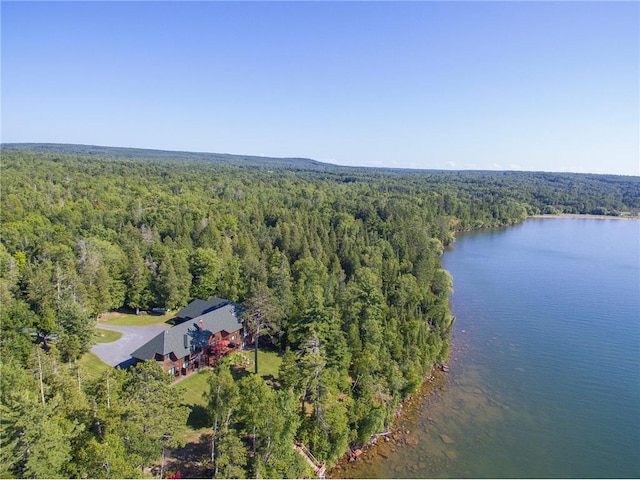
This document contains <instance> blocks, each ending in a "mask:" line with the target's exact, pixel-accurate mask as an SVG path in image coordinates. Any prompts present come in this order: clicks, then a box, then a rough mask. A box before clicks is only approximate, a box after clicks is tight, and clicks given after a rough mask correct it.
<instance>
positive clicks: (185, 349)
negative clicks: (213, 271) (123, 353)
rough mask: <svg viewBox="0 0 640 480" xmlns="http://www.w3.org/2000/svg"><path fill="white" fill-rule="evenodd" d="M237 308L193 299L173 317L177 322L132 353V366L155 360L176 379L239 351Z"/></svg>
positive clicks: (216, 300)
mask: <svg viewBox="0 0 640 480" xmlns="http://www.w3.org/2000/svg"><path fill="white" fill-rule="evenodd" d="M240 311H241V308H240V307H239V306H238V305H236V304H234V303H233V302H230V301H229V300H223V299H221V298H215V297H211V298H210V299H209V300H200V299H196V300H194V301H193V302H191V303H190V304H189V305H187V306H186V307H184V308H183V309H182V310H180V311H179V312H178V313H177V314H176V321H177V322H180V323H177V324H176V325H174V326H173V327H171V328H168V329H167V330H165V331H164V332H162V333H159V334H158V335H156V336H155V337H154V338H152V339H151V340H149V341H148V342H147V343H145V344H144V345H143V346H141V347H140V348H138V349H137V350H135V351H134V352H133V353H132V354H131V356H132V357H133V359H134V361H135V362H139V361H144V360H155V361H157V362H159V363H160V364H161V365H162V368H163V369H164V370H165V371H167V372H169V373H170V374H172V375H175V376H176V377H178V376H181V375H187V374H188V373H189V372H191V371H193V370H197V369H199V368H202V367H206V366H212V365H215V363H216V362H217V360H218V359H219V358H220V357H221V356H224V355H228V354H230V353H232V352H235V351H238V350H241V349H242V346H243V341H244V336H245V329H244V328H243V325H242V322H241V320H240V318H239V314H240Z"/></svg>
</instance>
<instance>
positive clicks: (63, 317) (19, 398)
mask: <svg viewBox="0 0 640 480" xmlns="http://www.w3.org/2000/svg"><path fill="white" fill-rule="evenodd" d="M65 148H66V149H65ZM74 149H77V151H74ZM0 187H1V191H2V208H1V209H0V221H1V224H2V238H1V240H0V300H1V301H2V309H1V311H0V315H1V316H2V323H1V328H2V331H1V334H2V339H1V340H2V341H1V343H0V354H1V360H0V367H1V368H2V372H3V375H2V376H1V377H0V380H1V381H2V387H3V388H2V390H1V392H0V394H1V396H2V411H3V415H2V422H1V426H2V434H1V435H0V438H1V440H0V442H1V444H0V447H1V449H0V458H2V460H3V461H2V462H0V463H1V464H2V474H3V476H17V477H50V478H55V477H76V476H90V477H132V476H138V475H141V474H142V470H141V468H142V467H144V466H146V465H148V464H149V463H150V462H151V461H152V460H153V459H154V458H157V457H158V455H159V452H161V450H162V448H163V446H165V445H177V444H180V443H181V442H182V441H183V439H181V438H179V435H175V434H174V433H175V432H176V431H177V425H179V424H181V423H182V424H184V422H185V421H186V416H187V414H188V413H187V412H186V411H185V410H184V409H181V407H179V406H176V405H175V404H174V402H172V400H173V397H174V396H175V394H172V393H171V392H170V391H169V387H168V385H169V384H170V378H168V377H167V376H165V374H164V373H163V372H162V371H161V370H160V369H159V367H158V368H156V367H157V365H144V364H143V365H142V366H138V367H136V368H135V369H131V370H130V371H127V372H123V371H119V370H110V371H109V372H108V373H107V374H105V375H106V376H105V377H103V378H100V379H97V380H95V381H85V382H81V377H82V375H81V374H79V373H78V370H77V369H78V367H77V366H75V365H76V364H75V363H74V362H75V360H76V359H78V358H79V357H80V356H81V355H83V354H84V353H85V352H87V351H88V349H89V348H90V346H91V342H92V335H93V324H94V319H95V318H96V316H98V315H100V314H102V313H104V312H106V311H108V310H112V309H116V308H127V309H131V310H133V311H138V310H148V309H151V308H153V307H156V306H162V307H168V308H178V307H181V306H183V305H185V304H187V303H188V302H189V301H190V300H191V299H193V298H198V297H199V298H207V297H208V296H211V295H215V296H219V297H223V298H227V299H229V300H232V301H234V302H237V303H239V304H241V305H245V306H246V318H247V319H248V320H249V323H250V324H251V325H249V326H250V327H251V331H252V333H253V335H254V336H255V337H256V340H258V339H259V340H260V341H262V342H263V344H265V345H269V344H270V345H271V346H273V347H274V348H275V349H277V350H278V351H280V352H282V354H283V362H282V366H281V368H280V372H279V375H278V384H277V385H276V388H275V389H274V388H272V387H270V386H268V385H267V384H266V383H265V382H264V380H263V379H261V378H260V377H258V376H254V375H250V376H247V377H245V378H242V379H234V378H232V376H231V375H230V373H229V372H228V366H221V367H220V369H219V370H218V372H217V373H216V374H215V375H214V376H213V378H212V380H211V382H210V397H209V398H208V401H207V404H208V412H209V419H210V426H211V432H212V437H211V442H212V445H211V455H210V462H211V465H212V471H213V472H214V474H215V475H217V476H220V477H233V476H239V477H242V476H248V475H250V476H267V477H269V476H271V477H295V476H299V475H302V474H304V468H305V466H304V465H303V464H300V463H299V457H298V456H297V455H295V454H294V453H292V452H294V451H293V449H292V448H289V447H290V444H292V443H293V441H302V442H304V443H305V445H307V446H308V447H309V449H310V450H311V451H312V452H313V454H314V455H315V456H316V458H318V459H319V460H321V461H324V462H327V463H328V464H331V463H332V462H335V461H336V460H337V459H338V458H339V457H340V456H341V455H342V454H343V453H344V451H345V449H346V448H347V445H348V444H349V443H359V444H362V443H365V442H367V441H368V439H369V438H370V436H371V435H372V434H375V433H376V432H379V431H380V430H382V429H385V428H387V427H388V426H389V424H390V423H391V421H392V420H393V415H394V413H395V411H396V409H397V408H398V406H399V405H400V403H401V402H402V400H403V399H405V398H406V397H407V396H408V395H410V394H411V393H412V392H414V391H415V390H416V389H417V388H418V387H419V386H420V384H421V383H422V380H423V378H424V377H425V375H428V374H429V372H430V371H431V368H432V367H433V365H435V364H437V363H440V362H444V361H445V360H446V358H447V355H448V352H449V335H450V332H451V325H452V323H453V317H452V316H451V313H450V311H449V306H448V296H449V294H450V293H451V291H452V288H453V281H452V278H451V276H450V275H449V274H448V272H446V271H445V270H443V269H442V265H441V259H440V257H441V255H442V253H443V249H444V248H445V247H446V246H447V245H448V244H450V243H451V242H452V241H454V233H455V232H456V231H460V230H467V229H478V228H486V227H498V226H505V225H510V224H513V223H517V222H520V221H522V220H524V219H525V218H526V217H527V216H528V215H531V214H537V213H556V212H566V213H591V214H604V213H606V214H613V215H620V214H625V213H630V214H637V212H638V211H639V210H640V179H639V178H637V177H617V176H602V175H579V174H551V173H530V172H445V171H401V170H388V169H387V170H385V169H357V168H346V167H336V166H330V165H327V164H320V163H317V162H313V161H306V160H286V159H284V160H283V159H280V160H264V159H257V158H248V157H234V156H224V155H220V156H209V157H207V156H206V155H204V156H197V155H195V154H193V155H189V154H187V153H184V152H182V153H180V152H178V153H174V154H173V155H172V154H171V153H170V152H153V151H137V150H132V151H129V150H127V149H124V150H122V149H114V150H109V149H105V148H100V149H96V150H95V152H93V153H92V152H91V151H90V150H89V151H88V150H87V148H84V147H80V146H76V147H74V146H66V147H64V146H58V147H56V148H48V149H47V148H46V146H40V147H37V146H32V148H27V147H24V148H20V149H17V150H16V149H9V148H6V147H5V148H3V150H2V176H1V177H0ZM258 337H260V338H258ZM74 369H75V370H74ZM225 369H227V370H225ZM106 385H109V387H108V388H107V387H106ZM125 452H129V453H126V454H125ZM291 455H293V456H291Z"/></svg>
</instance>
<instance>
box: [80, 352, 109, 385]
mask: <svg viewBox="0 0 640 480" xmlns="http://www.w3.org/2000/svg"><path fill="white" fill-rule="evenodd" d="M78 366H79V367H80V375H81V376H84V377H85V378H87V379H88V380H95V379H96V378H99V377H100V375H102V373H103V372H106V371H107V370H109V369H111V368H113V367H110V366H109V365H107V364H106V363H104V362H103V361H102V360H100V359H99V358H98V356H97V355H95V354H94V353H91V352H87V353H85V354H84V355H83V356H82V358H80V359H79V360H78Z"/></svg>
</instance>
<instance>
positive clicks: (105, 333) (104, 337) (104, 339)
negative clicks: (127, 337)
mask: <svg viewBox="0 0 640 480" xmlns="http://www.w3.org/2000/svg"><path fill="white" fill-rule="evenodd" d="M94 338H95V342H96V343H111V342H115V341H116V340H120V339H121V338H122V332H116V331H114V330H105V329H103V328H96V331H95V334H94Z"/></svg>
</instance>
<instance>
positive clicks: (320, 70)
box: [0, 0, 640, 175]
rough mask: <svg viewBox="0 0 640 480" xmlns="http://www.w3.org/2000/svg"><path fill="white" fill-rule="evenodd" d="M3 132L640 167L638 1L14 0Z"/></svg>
mask: <svg viewBox="0 0 640 480" xmlns="http://www.w3.org/2000/svg"><path fill="white" fill-rule="evenodd" d="M0 8H1V15H2V17H1V18H2V20H1V21H2V25H1V26H2V33H1V35H2V51H1V53H2V141H3V142H57V143H83V144H95V145H111V146H125V147H141V148H157V149H168V150H189V151H207V152H221V153H222V152H223V153H239V154H254V155H267V156H279V157H309V158H314V159H317V160H322V161H329V162H333V163H339V164H344V165H362V166H388V167H409V168H447V169H469V168H473V169H510V170H513V169H515V170H545V171H575V172H596V173H617V174H630V175H640V163H639V162H640V160H639V157H640V151H639V149H640V133H639V131H640V119H639V117H640V113H639V110H640V101H639V89H640V86H639V85H640V79H639V63H640V53H639V42H640V41H639V38H640V32H639V23H640V4H639V3H638V2H620V3H615V2H584V3H583V2H516V1H514V2H447V3H445V2H61V3H58V2H8V1H4V0H3V1H2V2H1V3H0Z"/></svg>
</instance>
